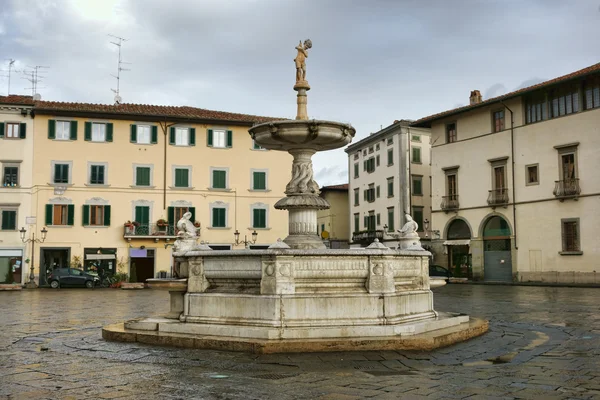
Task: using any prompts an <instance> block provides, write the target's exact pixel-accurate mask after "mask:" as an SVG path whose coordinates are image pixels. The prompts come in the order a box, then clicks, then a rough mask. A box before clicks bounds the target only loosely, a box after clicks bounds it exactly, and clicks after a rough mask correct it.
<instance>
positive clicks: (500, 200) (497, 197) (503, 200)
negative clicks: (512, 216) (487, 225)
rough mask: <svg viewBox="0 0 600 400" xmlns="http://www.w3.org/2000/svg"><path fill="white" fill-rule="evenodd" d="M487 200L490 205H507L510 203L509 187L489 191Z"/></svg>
mask: <svg viewBox="0 0 600 400" xmlns="http://www.w3.org/2000/svg"><path fill="white" fill-rule="evenodd" d="M487 202H488V204H489V205H490V206H492V207H496V206H505V205H507V204H508V189H507V188H500V189H493V190H490V191H489V194H488V199H487Z"/></svg>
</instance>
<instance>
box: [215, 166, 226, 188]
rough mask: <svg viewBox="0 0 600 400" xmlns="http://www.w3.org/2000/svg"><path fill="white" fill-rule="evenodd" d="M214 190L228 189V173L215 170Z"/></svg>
mask: <svg viewBox="0 0 600 400" xmlns="http://www.w3.org/2000/svg"><path fill="white" fill-rule="evenodd" d="M213 188H214V189H226V188H227V172H226V171H219V170H213Z"/></svg>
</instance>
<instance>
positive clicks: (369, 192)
mask: <svg viewBox="0 0 600 400" xmlns="http://www.w3.org/2000/svg"><path fill="white" fill-rule="evenodd" d="M364 198H365V200H366V201H368V202H369V203H372V202H374V201H375V184H374V183H371V184H370V185H369V188H368V189H366V190H365V191H364Z"/></svg>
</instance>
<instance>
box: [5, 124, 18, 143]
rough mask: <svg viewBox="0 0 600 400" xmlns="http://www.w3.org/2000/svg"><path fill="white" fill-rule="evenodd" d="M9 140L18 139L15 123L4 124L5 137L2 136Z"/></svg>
mask: <svg viewBox="0 0 600 400" xmlns="http://www.w3.org/2000/svg"><path fill="white" fill-rule="evenodd" d="M4 137H6V138H10V139H18V138H19V124H17V123H11V122H9V123H7V124H6V135H5V136H4Z"/></svg>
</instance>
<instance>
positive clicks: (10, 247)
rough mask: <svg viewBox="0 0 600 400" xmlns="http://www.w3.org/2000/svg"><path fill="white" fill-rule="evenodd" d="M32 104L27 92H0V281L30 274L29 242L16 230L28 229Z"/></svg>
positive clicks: (21, 278) (22, 278)
mask: <svg viewBox="0 0 600 400" xmlns="http://www.w3.org/2000/svg"><path fill="white" fill-rule="evenodd" d="M32 106H33V100H32V99H31V97H28V96H16V95H11V96H0V168H1V173H2V176H1V177H2V181H1V184H0V283H13V282H14V283H25V282H27V281H28V276H29V269H28V265H29V264H28V263H27V262H26V260H27V259H28V258H29V257H30V254H29V252H30V250H31V244H28V245H25V244H24V243H23V242H22V241H21V237H20V234H19V231H18V230H19V229H20V228H21V227H25V228H26V229H27V230H28V231H27V235H28V236H29V234H30V233H31V232H30V229H29V227H28V225H27V224H26V217H27V216H29V215H31V186H32V182H31V177H32V170H31V168H32V158H33V122H32V121H33V120H32V118H31V110H32ZM37 233H39V232H37Z"/></svg>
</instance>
